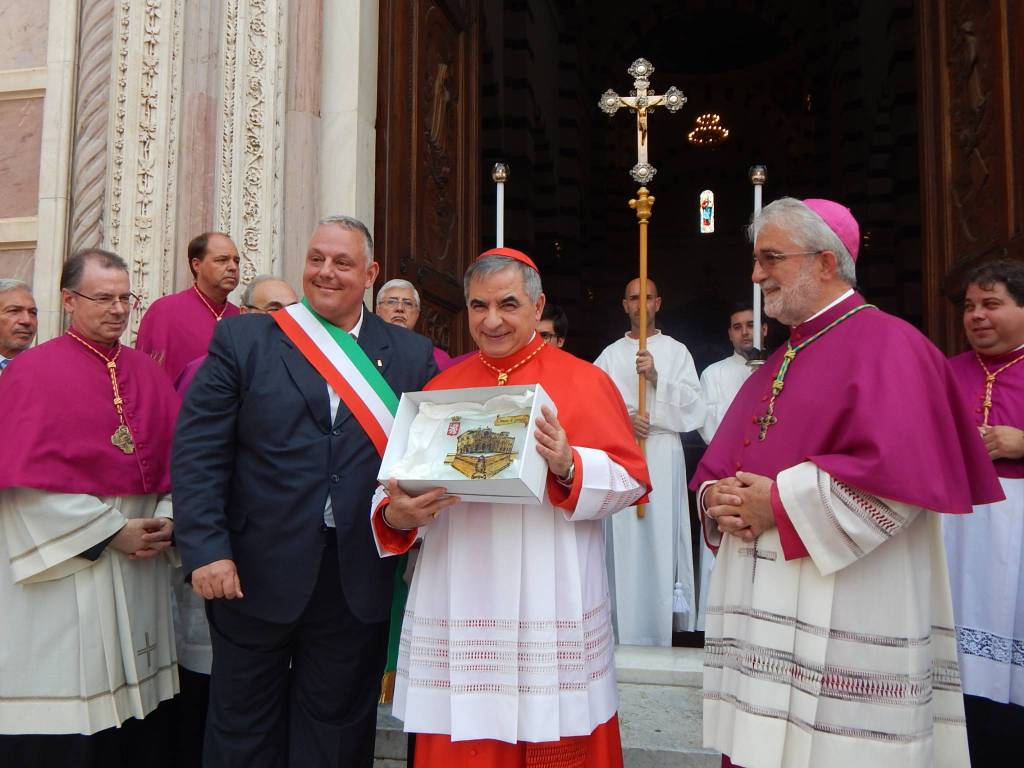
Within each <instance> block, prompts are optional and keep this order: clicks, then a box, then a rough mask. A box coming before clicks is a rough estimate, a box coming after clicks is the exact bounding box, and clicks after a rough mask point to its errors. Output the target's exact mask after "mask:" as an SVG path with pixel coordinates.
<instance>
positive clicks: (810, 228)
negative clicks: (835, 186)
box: [747, 197, 857, 288]
mask: <svg viewBox="0 0 1024 768" xmlns="http://www.w3.org/2000/svg"><path fill="white" fill-rule="evenodd" d="M766 224H772V225H774V226H776V227H778V228H779V229H782V230H783V231H785V233H786V235H787V236H788V237H789V238H790V239H792V240H793V242H795V243H796V244H797V246H798V247H799V248H800V249H801V250H805V251H832V253H834V254H835V255H836V277H838V278H839V279H840V280H842V281H843V282H844V283H846V284H847V285H849V286H850V287H851V288H856V287H857V265H856V263H855V262H854V260H853V257H852V256H851V255H850V252H849V251H848V250H847V248H846V246H845V245H843V241H842V240H840V239H839V235H837V234H836V233H835V232H833V231H832V228H831V227H829V226H828V224H826V223H825V222H824V220H823V219H822V218H821V216H819V215H818V214H817V213H815V212H814V211H812V210H811V209H810V208H809V207H808V206H807V204H806V203H804V202H803V201H802V200H797V199H796V198H795V197H780V198H779V199H778V200H775V201H774V202H772V203H769V204H768V205H766V206H765V207H764V208H763V209H762V210H761V213H760V214H758V215H757V216H756V217H754V218H753V219H752V220H751V222H750V226H749V227H748V228H747V237H748V238H749V239H750V242H752V243H753V242H755V241H756V240H757V235H758V233H759V232H760V231H761V228H762V227H764V226H765V225H766Z"/></svg>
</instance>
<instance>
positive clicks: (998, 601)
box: [942, 260, 1024, 766]
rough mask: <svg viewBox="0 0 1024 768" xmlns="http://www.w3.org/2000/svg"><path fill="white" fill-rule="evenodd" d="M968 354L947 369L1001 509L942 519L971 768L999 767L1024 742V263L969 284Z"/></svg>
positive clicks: (1004, 264)
mask: <svg viewBox="0 0 1024 768" xmlns="http://www.w3.org/2000/svg"><path fill="white" fill-rule="evenodd" d="M965 285H966V292H965V296H964V307H963V308H964V331H965V332H966V334H967V340H968V341H969V342H970V344H971V349H970V350H969V351H968V352H964V353H963V354H962V355H957V356H956V357H954V358H952V359H951V360H950V361H949V362H950V365H952V367H953V373H954V374H955V375H956V378H957V382H958V383H959V384H960V390H961V392H962V393H963V394H964V396H965V400H966V405H967V407H968V408H969V413H970V415H971V416H973V417H974V421H975V422H976V423H977V425H978V430H979V432H980V433H981V436H982V439H983V440H984V442H985V447H986V449H988V455H989V457H990V458H991V459H992V462H993V464H994V465H995V469H996V473H997V474H998V475H999V483H1000V485H1002V487H1003V493H1004V494H1006V500H1005V501H1000V502H997V503H995V504H983V505H979V506H977V507H975V508H974V514H973V515H947V516H945V517H944V518H943V520H942V522H943V533H944V534H945V537H946V552H947V554H948V556H949V580H950V583H951V585H952V588H953V612H954V614H955V615H956V634H957V645H958V647H959V650H960V676H961V677H962V678H963V684H964V694H965V695H964V704H965V706H966V709H967V739H968V742H969V743H970V746H971V764H972V765H974V766H984V765H998V764H1000V763H1001V762H1002V761H1003V757H1002V755H1003V754H1004V750H1005V749H1006V746H1007V738H1008V737H1009V736H1010V734H1020V733H1024V263H1021V262H1020V261H1010V260H1000V261H994V262H989V263H987V264H982V265H980V266H978V267H975V268H974V269H973V270H971V271H970V272H969V273H968V274H967V276H966V278H965Z"/></svg>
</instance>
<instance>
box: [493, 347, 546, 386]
mask: <svg viewBox="0 0 1024 768" xmlns="http://www.w3.org/2000/svg"><path fill="white" fill-rule="evenodd" d="M546 346H547V343H543V344H541V345H540V346H539V347H537V348H536V349H535V350H533V352H531V353H530V354H528V355H527V356H526V357H524V358H523V359H522V360H520V361H519V362H518V363H516V364H515V365H513V366H512V367H511V368H505V369H502V368H499V367H498V366H496V365H491V364H490V363H488V362H487V361H486V360H484V353H483V352H477V356H478V357H479V358H480V362H481V363H483V364H484V365H486V366H487V367H488V368H490V369H491V370H492V371H494V372H495V373H496V374H498V386H499V387H503V386H505V383H506V382H507V381H508V375H509V374H510V373H512V371H514V370H515V369H516V368H519V367H520V366H523V365H526V364H527V363H528V362H530V360H532V359H533V358H534V357H536V356H537V354H538V353H539V352H540V351H541V350H542V349H544V347H546Z"/></svg>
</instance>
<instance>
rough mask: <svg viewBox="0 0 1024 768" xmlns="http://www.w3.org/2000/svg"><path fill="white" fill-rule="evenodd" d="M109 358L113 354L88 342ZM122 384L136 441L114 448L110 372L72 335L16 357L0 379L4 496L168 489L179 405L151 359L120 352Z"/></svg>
mask: <svg viewBox="0 0 1024 768" xmlns="http://www.w3.org/2000/svg"><path fill="white" fill-rule="evenodd" d="M90 343H91V344H92V346H93V347H95V348H96V349H97V350H99V351H100V352H102V353H103V354H104V355H105V356H106V357H107V358H108V359H109V358H112V357H113V356H114V353H115V352H116V351H117V350H116V347H105V346H103V345H101V344H97V343H95V342H90ZM117 382H118V386H119V388H120V391H121V397H122V398H123V399H124V405H123V409H124V418H125V423H126V424H127V426H128V429H129V430H130V431H131V434H132V438H133V439H134V442H135V452H134V453H132V454H125V453H123V452H122V451H121V450H120V449H119V448H117V447H116V446H115V445H113V444H112V443H111V441H110V437H111V435H113V434H114V432H115V430H117V428H118V425H119V423H120V422H119V421H118V417H117V411H116V410H115V408H114V394H113V389H112V387H111V383H110V374H109V373H108V371H107V367H106V365H104V363H103V361H102V360H100V359H99V357H98V356H97V355H96V354H95V353H94V352H91V351H90V350H88V349H86V348H85V347H84V346H82V344H81V343H80V342H78V341H76V340H75V339H73V338H71V336H69V335H64V336H61V337H59V338H56V339H53V340H52V341H48V342H46V343H45V344H40V345H39V346H38V347H35V348H34V349H29V350H26V351H25V352H22V353H21V354H20V355H18V364H17V365H12V366H10V367H9V368H8V370H7V371H6V372H5V373H4V375H3V376H2V377H0V402H2V403H3V405H4V412H5V413H6V414H7V416H6V419H5V424H6V425H7V427H8V428H7V430H6V432H7V437H6V439H4V440H3V441H0V488H10V487H14V486H19V487H23V488H37V489H39V490H43V491H53V492H56V493H88V494H92V495H95V496H135V495H140V494H148V493H166V492H167V491H169V490H170V489H171V477H170V459H171V440H172V438H173V437H174V423H175V420H176V418H177V416H178V407H179V405H180V400H179V398H178V395H177V394H176V393H175V392H174V388H173V387H172V386H171V384H170V382H169V381H168V380H167V377H166V376H164V374H163V373H161V371H160V369H159V368H157V366H156V365H154V364H153V361H152V360H150V359H149V357H148V356H146V355H144V354H142V353H141V352H138V351H136V350H134V349H131V348H130V347H122V348H121V354H120V355H119V356H118V358H117Z"/></svg>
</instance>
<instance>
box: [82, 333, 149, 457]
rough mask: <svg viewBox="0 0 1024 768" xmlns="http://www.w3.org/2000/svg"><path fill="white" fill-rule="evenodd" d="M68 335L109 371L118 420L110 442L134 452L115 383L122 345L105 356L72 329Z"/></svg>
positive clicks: (122, 450)
mask: <svg viewBox="0 0 1024 768" xmlns="http://www.w3.org/2000/svg"><path fill="white" fill-rule="evenodd" d="M68 336H70V337H71V338H72V339H74V340H75V341H77V342H78V343H79V344H81V345H82V346H83V347H85V348H86V349H88V350H90V351H91V352H92V353H93V354H95V355H96V356H97V357H99V358H100V360H102V361H103V362H104V364H105V365H106V366H107V371H109V373H110V386H111V389H112V390H113V392H114V408H115V409H116V410H117V420H118V422H120V423H119V424H118V427H117V429H115V430H114V434H112V435H111V436H110V443H111V445H113V446H114V447H115V448H119V449H120V450H121V452H122V453H125V454H130V453H135V440H134V439H133V438H132V433H131V430H130V429H128V425H127V424H126V423H125V420H124V411H123V409H122V408H121V406H122V405H123V404H124V400H122V399H121V389H120V387H119V386H118V384H117V358H118V357H120V356H121V350H122V349H124V347H122V346H121V343H120V342H118V344H117V351H116V352H115V353H114V356H113V357H107V356H106V355H104V354H103V353H102V352H100V351H99V350H98V349H96V347H94V346H93V345H92V344H90V343H89V342H87V341H86V340H85V339H83V338H82V337H81V336H79V335H78V334H77V333H75V332H74V331H71V330H69V331H68Z"/></svg>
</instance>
